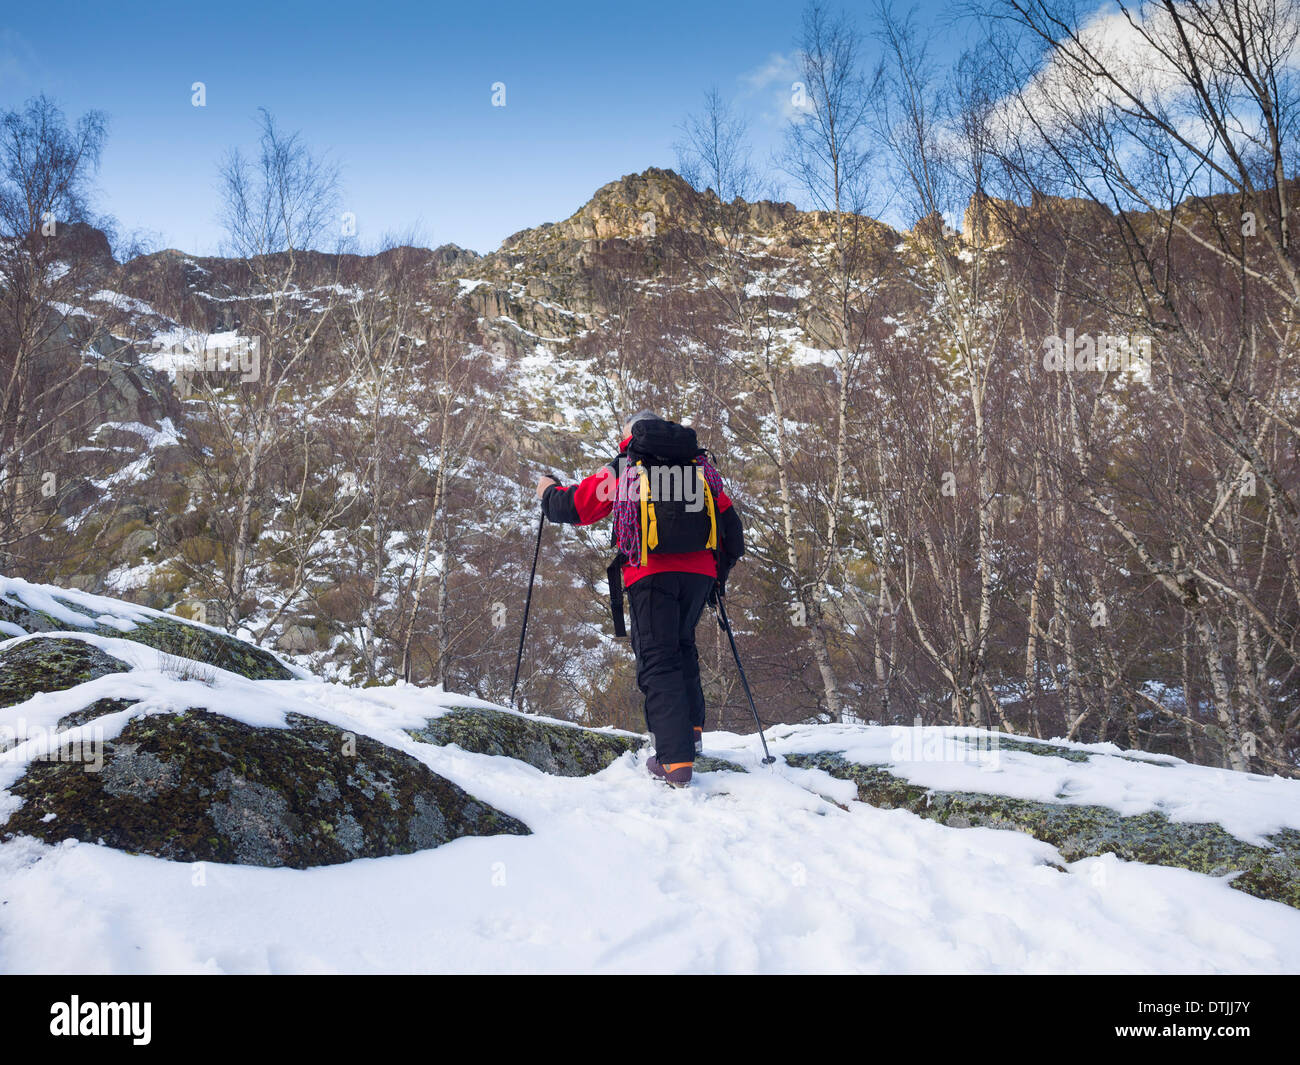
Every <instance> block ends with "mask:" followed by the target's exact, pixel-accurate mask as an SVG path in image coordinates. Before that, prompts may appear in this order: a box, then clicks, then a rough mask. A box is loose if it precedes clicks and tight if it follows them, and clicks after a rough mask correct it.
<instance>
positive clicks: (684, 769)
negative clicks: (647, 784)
mask: <svg viewBox="0 0 1300 1065" xmlns="http://www.w3.org/2000/svg"><path fill="white" fill-rule="evenodd" d="M645 767H646V769H647V770H649V772H650V775H651V776H652V777H654V778H655V779H657V780H662V781H663V782H664V783H665V784H669V785H671V786H672V787H674V788H684V787H686V786H687V785H688V784H690V782H691V772H692V770H693V768H694V763H692V762H669V763H668V764H667V765H660V764H659V759H658V758H656V757H655V756H654V755H653V754H652V755H651V756H650V757H649V758H648V759H646V763H645Z"/></svg>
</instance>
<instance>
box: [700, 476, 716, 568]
mask: <svg viewBox="0 0 1300 1065" xmlns="http://www.w3.org/2000/svg"><path fill="white" fill-rule="evenodd" d="M695 465H696V467H697V468H698V467H699V460H698V459H697V460H696V461H695ZM700 480H701V482H703V484H704V504H705V506H707V507H708V508H709V542H708V543H707V544H705V545H704V549H705V550H706V551H716V550H717V549H718V508H717V507H716V506H714V504H713V490H712V489H711V488H710V487H709V479H708V478H707V477H705V476H704V471H703V470H700Z"/></svg>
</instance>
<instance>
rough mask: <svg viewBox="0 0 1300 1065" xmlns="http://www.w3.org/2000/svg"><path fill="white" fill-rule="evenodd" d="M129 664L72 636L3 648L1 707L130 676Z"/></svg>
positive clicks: (43, 639)
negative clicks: (118, 675)
mask: <svg viewBox="0 0 1300 1065" xmlns="http://www.w3.org/2000/svg"><path fill="white" fill-rule="evenodd" d="M130 669H131V667H130V666H128V665H127V664H126V663H125V662H123V661H121V660H120V659H117V658H114V657H113V656H112V655H110V654H106V653H105V652H103V651H101V650H100V649H99V648H98V647H92V646H91V645H90V644H88V643H86V642H85V641H84V640H78V639H76V638H75V637H71V636H42V637H38V638H37V639H34V640H24V641H23V642H22V643H18V644H14V645H13V646H11V647H6V648H0V707H6V706H14V705H15V704H17V703H22V702H26V701H27V700H28V699H30V698H31V697H32V696H33V695H36V694H37V693H39V692H58V691H66V690H67V689H68V688H73V687H75V686H76V685H78V684H84V683H85V682H86V681H88V680H94V679H95V678H96V677H102V676H105V675H106V674H109V673H126V672H129V671H130Z"/></svg>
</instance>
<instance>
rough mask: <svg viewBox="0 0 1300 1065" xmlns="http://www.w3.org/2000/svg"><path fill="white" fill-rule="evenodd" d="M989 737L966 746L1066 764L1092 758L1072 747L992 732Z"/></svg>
mask: <svg viewBox="0 0 1300 1065" xmlns="http://www.w3.org/2000/svg"><path fill="white" fill-rule="evenodd" d="M991 735H992V739H989V738H988V737H981V738H980V739H979V740H977V741H971V740H967V744H968V745H969V746H972V747H974V748H975V749H977V750H980V751H986V750H988V749H989V748H990V745H991V746H992V748H993V749H994V750H999V751H1020V752H1021V753H1023V754H1036V755H1039V756H1041V757H1043V758H1064V759H1065V760H1066V761H1067V762H1086V761H1088V760H1089V759H1090V758H1091V757H1092V756H1091V755H1090V754H1089V753H1088V752H1087V751H1076V750H1075V749H1074V748H1073V747H1062V746H1060V745H1059V744H1055V743H1031V742H1030V741H1029V740H1016V739H1012V738H1011V737H1010V736H1006V735H1004V734H1003V733H1001V732H994V733H992V734H991Z"/></svg>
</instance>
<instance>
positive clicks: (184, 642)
mask: <svg viewBox="0 0 1300 1065" xmlns="http://www.w3.org/2000/svg"><path fill="white" fill-rule="evenodd" d="M60 603H61V604H62V605H63V606H65V607H67V608H68V609H69V610H73V611H76V612H77V613H79V614H83V615H85V616H86V618H87V619H91V615H90V614H89V613H87V612H86V611H85V610H82V609H81V608H80V607H78V606H77V604H76V603H75V602H72V601H70V600H60ZM0 621H7V622H9V623H10V624H12V625H16V626H18V627H19V628H20V629H22V630H23V631H24V632H28V633H35V632H63V631H67V630H69V629H71V628H73V627H74V626H72V625H69V624H67V623H66V622H62V621H59V620H58V619H56V618H53V617H51V616H50V615H49V614H46V613H44V612H43V611H40V610H36V609H34V608H32V607H30V606H28V605H27V604H25V603H23V602H21V601H20V600H18V599H16V598H10V597H5V596H0ZM77 628H78V631H84V632H88V633H95V634H97V635H100V636H114V637H117V638H118V639H122V640H134V641H135V642H136V643H143V644H147V645H148V646H149V647H154V648H156V649H157V650H159V651H162V652H163V653H165V654H171V655H176V656H178V657H180V658H187V659H193V660H194V661H197V662H203V663H206V664H207V665H211V666H217V667H218V668H220V669H225V670H229V671H230V672H231V673H238V674H239V675H240V676H243V677H248V678H250V679H252V680H288V679H290V678H291V677H292V676H293V673H291V672H290V671H289V670H288V669H287V668H286V667H285V666H284V665H283V664H282V663H281V662H280V660H279V659H277V658H276V657H275V655H273V654H271V652H270V651H265V650H263V649H262V648H260V647H254V646H253V645H252V644H250V643H245V642H244V641H243V640H239V639H236V638H235V637H234V636H228V635H227V634H226V633H224V632H218V631H216V630H214V629H205V628H201V627H200V626H198V625H191V624H189V623H188V622H185V621H181V620H179V619H177V618H171V617H158V616H153V617H149V618H147V619H146V620H142V621H136V622H135V626H134V628H127V629H118V628H115V627H113V626H110V625H106V624H103V623H102V622H98V621H95V622H94V623H93V624H90V625H87V626H85V627H80V626H78V627H77ZM44 690H49V689H44Z"/></svg>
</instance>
